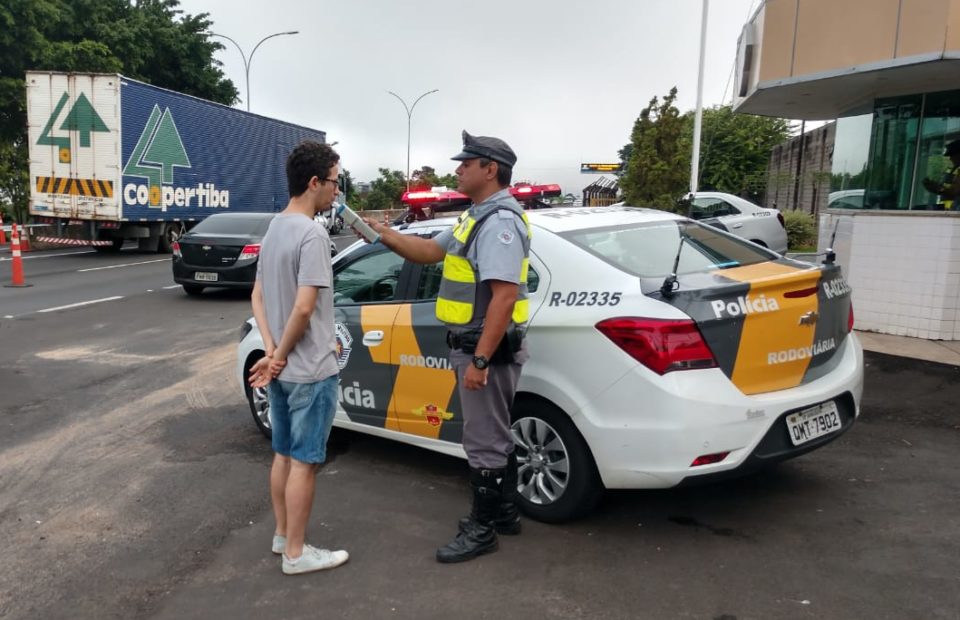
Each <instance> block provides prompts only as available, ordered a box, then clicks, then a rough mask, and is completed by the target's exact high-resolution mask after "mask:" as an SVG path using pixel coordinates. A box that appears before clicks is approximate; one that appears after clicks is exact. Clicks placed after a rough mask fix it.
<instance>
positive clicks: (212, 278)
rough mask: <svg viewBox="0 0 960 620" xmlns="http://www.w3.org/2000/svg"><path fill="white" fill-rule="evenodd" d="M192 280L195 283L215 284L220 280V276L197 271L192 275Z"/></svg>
mask: <svg viewBox="0 0 960 620" xmlns="http://www.w3.org/2000/svg"><path fill="white" fill-rule="evenodd" d="M193 279H194V280H196V281H197V282H216V281H217V280H219V279H220V274H218V273H210V272H208V271H198V272H196V273H195V274H193Z"/></svg>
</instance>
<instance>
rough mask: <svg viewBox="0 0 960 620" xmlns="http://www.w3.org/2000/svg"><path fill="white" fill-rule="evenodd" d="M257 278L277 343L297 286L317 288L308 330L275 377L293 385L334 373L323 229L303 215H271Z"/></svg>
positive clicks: (328, 270) (330, 287)
mask: <svg viewBox="0 0 960 620" xmlns="http://www.w3.org/2000/svg"><path fill="white" fill-rule="evenodd" d="M257 280H259V281H260V286H261V288H262V290H263V301H264V306H265V308H266V313H267V324H268V325H269V326H270V334H271V335H272V336H273V339H274V342H276V343H277V344H279V343H280V339H281V338H282V336H283V329H284V327H285V326H286V324H287V319H289V318H290V312H291V311H292V310H293V304H294V301H295V300H296V298H297V289H298V288H299V287H301V286H316V287H318V288H319V289H320V290H319V291H318V294H317V307H316V310H315V311H314V313H313V314H312V315H311V316H310V323H309V325H308V326H307V330H306V331H305V332H304V334H303V337H302V338H301V339H300V341H299V342H297V343H296V344H295V345H294V347H293V350H292V351H290V354H289V355H288V356H287V366H286V367H285V368H284V369H283V371H282V372H281V373H280V376H279V377H277V378H278V379H280V380H281V381H289V382H291V383H314V382H317V381H322V380H324V379H326V378H327V377H330V376H333V375H335V374H337V372H338V368H337V340H336V336H335V335H334V325H333V323H334V320H333V268H332V267H331V265H330V237H329V235H328V234H327V231H326V230H325V229H324V228H323V227H322V226H321V225H319V224H317V223H316V222H314V221H313V220H312V219H311V218H309V217H307V216H305V215H300V214H291V215H278V216H276V217H275V218H273V221H272V222H270V228H269V229H267V234H266V235H265V236H264V238H263V244H262V246H261V249H260V260H259V261H257Z"/></svg>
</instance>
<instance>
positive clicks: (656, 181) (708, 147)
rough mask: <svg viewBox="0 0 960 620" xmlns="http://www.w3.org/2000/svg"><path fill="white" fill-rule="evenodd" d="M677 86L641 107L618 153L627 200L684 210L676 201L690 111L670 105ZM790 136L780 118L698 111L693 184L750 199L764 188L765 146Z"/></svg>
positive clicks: (689, 137)
mask: <svg viewBox="0 0 960 620" xmlns="http://www.w3.org/2000/svg"><path fill="white" fill-rule="evenodd" d="M676 94H677V89H676V88H673V89H671V90H670V93H669V94H668V95H667V96H666V97H664V98H663V100H662V101H658V99H657V97H654V98H653V99H651V100H650V104H649V105H648V106H647V107H646V108H644V109H643V110H641V112H640V116H639V117H638V118H637V120H636V122H635V123H634V126H633V132H632V134H631V140H630V143H629V144H627V145H626V146H624V147H623V148H622V149H621V150H620V151H619V155H620V158H621V161H625V162H626V170H625V172H624V174H623V177H622V178H621V180H620V187H621V189H622V191H623V194H624V197H625V199H626V200H627V201H628V202H630V203H631V204H636V205H640V206H654V207H657V208H660V209H667V210H671V211H677V210H680V211H682V210H683V207H682V206H680V205H679V203H678V200H679V199H680V198H682V197H683V195H684V194H685V193H687V190H688V189H689V180H690V160H691V157H692V154H693V124H694V112H693V111H690V112H686V113H685V114H682V115H681V114H680V113H679V111H678V110H677V108H676V107H675V106H674V105H673V102H674V101H675V99H676ZM789 135H790V125H789V123H788V122H787V121H785V120H783V119H780V118H769V117H764V116H752V115H748V114H736V113H734V112H733V110H732V108H731V107H730V106H715V107H713V108H708V109H706V110H704V111H703V131H702V136H703V139H702V141H701V144H700V170H699V182H698V187H699V188H700V189H702V190H714V191H720V192H727V193H730V194H737V195H746V196H749V197H751V198H755V197H756V196H758V195H759V194H762V193H763V191H764V190H765V189H766V184H767V178H766V171H767V165H768V162H769V160H770V151H771V150H772V149H773V147H774V146H776V145H778V144H780V143H782V142H783V141H784V140H786V139H787V138H788V136H789Z"/></svg>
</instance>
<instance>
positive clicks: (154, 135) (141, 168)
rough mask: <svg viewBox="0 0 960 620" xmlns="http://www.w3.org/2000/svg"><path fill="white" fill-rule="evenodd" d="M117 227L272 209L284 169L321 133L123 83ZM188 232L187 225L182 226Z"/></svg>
mask: <svg viewBox="0 0 960 620" xmlns="http://www.w3.org/2000/svg"><path fill="white" fill-rule="evenodd" d="M120 101H121V128H122V130H121V141H122V147H121V160H122V162H121V163H122V166H123V168H122V180H121V183H120V187H121V193H120V200H121V205H122V209H121V221H126V222H186V223H189V222H196V221H200V220H202V219H204V218H205V217H206V216H208V215H210V214H212V213H219V212H222V211H245V212H258V211H276V210H279V209H282V208H283V207H284V205H286V202H287V188H286V176H285V174H284V163H285V159H286V156H287V154H288V153H289V152H290V150H291V149H292V148H293V147H294V146H296V144H298V143H299V142H301V141H302V140H305V139H312V140H316V141H318V142H325V141H326V134H325V133H324V132H322V131H318V130H314V129H309V128H307V127H300V126H297V125H293V124H291V123H285V122H282V121H278V120H275V119H271V118H266V117H263V116H259V115H256V114H251V113H249V112H244V111H242V110H237V109H235V108H230V107H227V106H224V105H220V104H216V103H212V102H210V101H205V100H203V99H198V98H196V97H191V96H189V95H184V94H181V93H176V92H173V91H169V90H165V89H162V88H157V87H154V86H150V85H148V84H144V83H141V82H137V81H134V80H130V79H128V78H123V80H122V83H121V91H120ZM187 227H189V224H187Z"/></svg>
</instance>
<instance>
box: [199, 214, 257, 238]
mask: <svg viewBox="0 0 960 620" xmlns="http://www.w3.org/2000/svg"><path fill="white" fill-rule="evenodd" d="M272 219H273V214H272V213H270V214H264V215H263V217H250V216H244V217H233V216H229V217H220V216H217V215H211V216H210V217H208V218H207V219H205V220H203V221H202V222H200V223H199V224H197V225H196V226H194V227H193V230H194V232H198V233H206V234H211V233H212V234H218V235H263V234H266V232H267V227H268V226H270V220H272Z"/></svg>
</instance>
